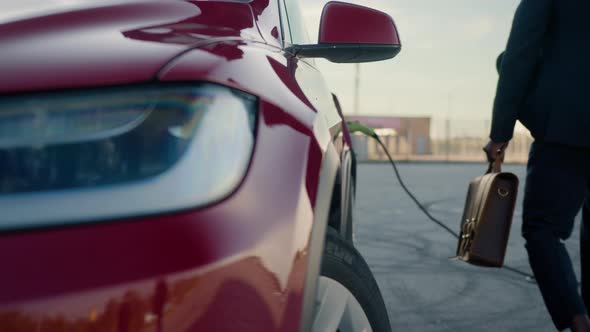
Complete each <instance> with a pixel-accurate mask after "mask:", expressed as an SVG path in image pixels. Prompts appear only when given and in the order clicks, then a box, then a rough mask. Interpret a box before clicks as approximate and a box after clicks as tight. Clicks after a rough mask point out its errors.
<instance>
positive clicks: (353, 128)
mask: <svg viewBox="0 0 590 332" xmlns="http://www.w3.org/2000/svg"><path fill="white" fill-rule="evenodd" d="M346 124H347V126H348V131H349V132H350V133H355V132H360V133H362V134H364V135H366V136H368V137H371V138H373V139H375V141H377V143H378V144H379V146H381V148H382V149H383V151H384V152H385V154H386V155H387V158H388V159H389V162H390V163H391V166H393V170H394V172H395V177H396V178H397V181H398V182H399V184H400V185H401V187H402V189H403V190H404V191H405V192H406V194H407V195H408V196H409V197H410V198H411V199H412V201H414V203H416V206H418V208H419V209H420V210H421V211H422V212H423V213H424V214H425V215H426V217H428V219H429V220H430V221H432V222H433V223H435V224H436V225H437V226H439V227H440V228H442V229H443V230H445V231H446V232H447V233H449V234H450V235H451V236H453V237H454V238H455V239H457V240H458V239H459V234H458V233H456V232H455V231H453V230H452V229H451V228H449V226H447V225H445V224H444V223H443V222H442V221H440V220H438V219H437V218H435V217H434V216H433V215H432V214H430V212H429V211H428V209H427V208H426V207H424V205H423V204H422V203H421V202H420V201H419V200H418V199H417V198H416V196H415V195H414V194H413V193H412V192H411V191H410V189H408V187H407V186H406V184H405V182H404V180H403V178H402V177H401V175H400V172H399V170H398V168H397V164H396V163H395V160H394V159H393V158H392V157H391V154H389V151H388V150H387V147H386V146H385V144H383V142H382V141H381V139H380V138H379V135H377V133H376V132H375V130H373V129H372V128H369V127H367V126H365V125H362V124H360V123H359V122H358V121H347V122H346ZM504 269H506V270H508V271H510V272H512V273H515V274H518V275H520V276H523V277H525V278H526V280H527V281H528V282H531V283H534V282H535V277H534V276H533V275H531V274H530V273H527V272H524V271H522V270H519V269H517V268H514V267H511V266H509V265H504Z"/></svg>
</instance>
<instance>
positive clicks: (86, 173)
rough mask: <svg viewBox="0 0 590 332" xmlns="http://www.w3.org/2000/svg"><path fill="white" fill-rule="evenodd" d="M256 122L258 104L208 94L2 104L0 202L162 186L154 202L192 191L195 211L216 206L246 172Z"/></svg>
mask: <svg viewBox="0 0 590 332" xmlns="http://www.w3.org/2000/svg"><path fill="white" fill-rule="evenodd" d="M256 116H257V112H256V99H255V98H254V97H251V96H249V95H246V94H244V93H241V92H237V91H234V90H231V89H228V88H224V87H220V86H216V85H212V84H197V85H163V86H156V85H154V86H143V87H118V88H108V89H97V90H91V91H74V92H60V93H52V94H36V95H26V96H14V97H3V98H2V99H0V197H2V196H4V197H6V196H14V194H17V195H21V196H22V195H27V194H31V193H43V192H45V193H47V192H48V191H50V192H51V193H56V192H68V191H76V190H89V189H96V188H102V189H105V188H116V187H121V186H123V187H124V186H129V185H134V184H137V183H144V184H145V183H153V182H157V181H158V179H160V178H164V177H167V178H168V180H167V181H168V182H167V183H168V184H167V189H165V190H166V191H169V192H161V193H159V194H158V195H160V196H163V195H169V194H170V192H172V195H174V191H175V190H176V188H175V186H176V187H179V188H180V187H182V186H183V184H185V183H188V184H190V197H191V204H194V206H197V205H201V204H204V203H207V202H211V201H215V200H217V199H220V198H222V197H223V196H224V195H227V194H228V193H229V192H231V191H232V190H233V189H234V188H235V187H236V186H237V185H238V184H239V182H240V181H241V179H242V177H243V176H244V174H245V172H246V169H247V167H248V164H249V161H250V158H251V155H252V151H253V148H254V135H255V127H256ZM187 158H190V160H188V161H187V160H186V159H187ZM183 163H184V164H187V163H189V164H190V167H181V166H180V165H181V164H183ZM177 168H179V169H180V170H179V169H177ZM177 171H178V172H177ZM175 172H176V173H175ZM169 173H174V174H175V175H174V178H173V179H170V177H169V176H168V175H169ZM158 190H162V189H161V188H160V189H158ZM182 192H186V188H185V189H183V190H182ZM162 199H164V198H162ZM0 203H1V202H0Z"/></svg>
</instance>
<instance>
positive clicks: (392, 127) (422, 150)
mask: <svg viewBox="0 0 590 332" xmlns="http://www.w3.org/2000/svg"><path fill="white" fill-rule="evenodd" d="M346 120H347V121H358V122H360V123H362V124H364V125H367V126H370V127H372V128H374V129H376V130H377V133H378V134H379V135H380V136H381V137H382V140H383V142H384V143H385V145H386V146H387V147H388V150H389V151H390V153H393V154H397V155H400V154H404V155H429V154H431V153H432V149H431V142H430V122H431V119H430V117H392V116H346ZM355 149H356V150H357V154H359V158H360V159H373V158H372V157H373V155H374V154H377V156H379V155H380V154H381V153H380V151H379V149H378V148H377V147H376V146H374V144H371V143H370V142H369V141H366V140H364V139H361V138H360V137H358V138H356V139H355Z"/></svg>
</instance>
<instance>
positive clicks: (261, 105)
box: [0, 0, 401, 332]
mask: <svg viewBox="0 0 590 332" xmlns="http://www.w3.org/2000/svg"><path fill="white" fill-rule="evenodd" d="M400 48H401V46H400V42H399V37H398V34H397V31H396V29H395V25H394V23H393V20H392V19H391V17H389V16H388V15H386V14H384V13H381V12H378V11H375V10H372V9H369V8H365V7H360V6H356V5H351V4H345V3H340V2H330V3H328V4H327V5H326V7H325V8H324V11H323V14H322V20H321V29H320V34H319V41H318V43H317V44H314V43H312V42H311V41H310V40H309V39H308V37H307V34H306V32H305V26H304V23H303V21H302V17H301V15H300V12H299V8H298V3H297V1H296V0H276V1H275V0H272V1H271V0H233V1H231V0H225V1H157V2H154V1H143V0H141V1H82V0H80V1H57V0H48V1H42V2H35V1H25V2H21V1H16V0H15V1H12V2H11V1H3V2H2V4H0V74H1V75H0V94H1V97H0V264H1V268H2V273H0V331H6V332H17V331H117V332H123V331H343V332H344V331H371V330H372V331H389V330H390V327H389V320H388V317H387V311H386V308H385V306H384V303H383V300H382V297H381V295H380V292H379V289H378V287H377V284H376V283H375V280H374V279H373V276H372V274H371V272H370V270H369V268H368V266H367V265H366V263H365V262H364V260H363V258H362V257H361V256H360V254H359V253H358V251H357V250H356V249H355V248H354V246H353V241H352V229H353V227H352V215H351V209H352V203H353V197H354V183H355V167H356V166H355V161H354V156H353V154H352V151H351V148H350V139H349V138H350V136H349V133H348V131H347V129H346V127H345V126H343V121H342V117H341V115H340V114H341V112H339V109H338V106H337V100H336V99H335V97H333V95H332V94H331V93H330V90H329V88H328V87H327V86H326V85H325V83H324V80H323V78H322V75H321V73H320V72H319V71H318V70H317V69H316V67H315V65H314V58H326V59H329V60H331V61H333V62H348V63H350V62H368V61H377V60H384V59H389V58H392V57H394V56H395V55H396V54H397V53H398V52H399V50H400ZM339 113H340V114H339ZM340 132H342V133H343V135H340V134H339V133H340Z"/></svg>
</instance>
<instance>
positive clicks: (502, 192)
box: [498, 187, 510, 198]
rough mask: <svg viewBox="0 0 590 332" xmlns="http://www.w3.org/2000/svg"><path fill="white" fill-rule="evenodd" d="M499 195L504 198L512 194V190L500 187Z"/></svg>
mask: <svg viewBox="0 0 590 332" xmlns="http://www.w3.org/2000/svg"><path fill="white" fill-rule="evenodd" d="M498 195H500V197H502V198H506V197H508V195H510V190H508V189H506V188H503V187H500V188H498Z"/></svg>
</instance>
